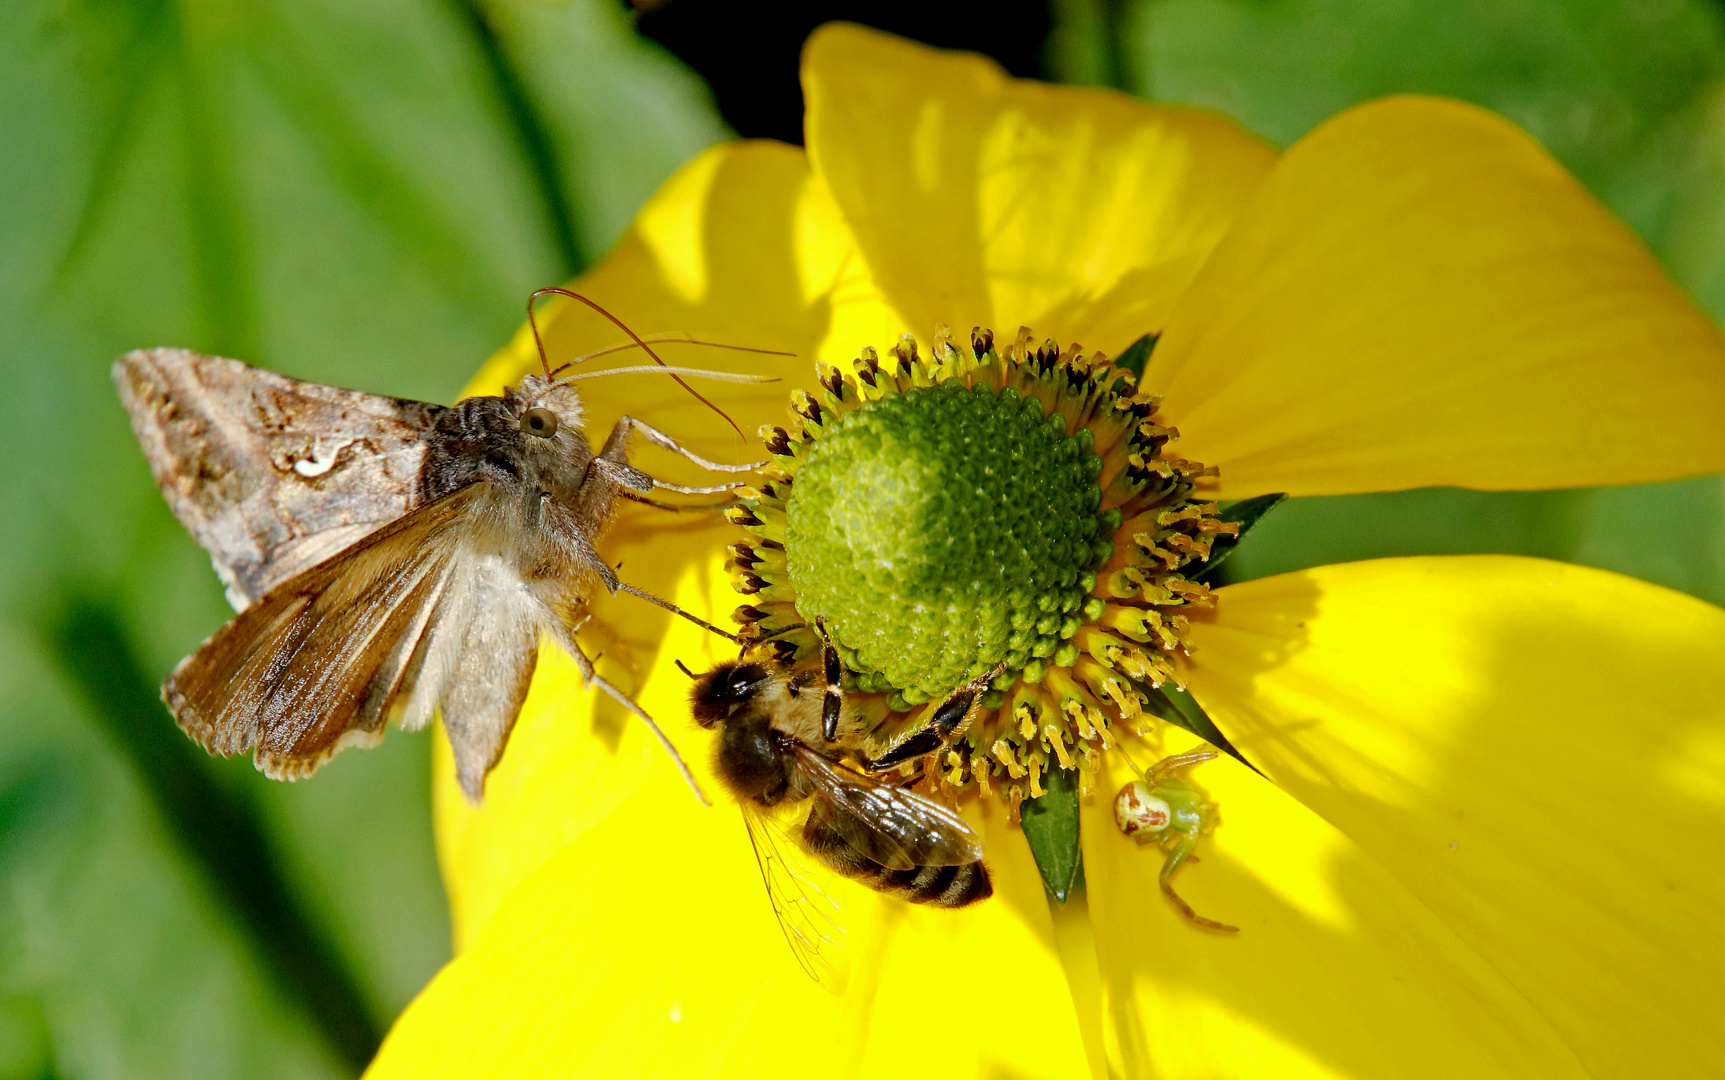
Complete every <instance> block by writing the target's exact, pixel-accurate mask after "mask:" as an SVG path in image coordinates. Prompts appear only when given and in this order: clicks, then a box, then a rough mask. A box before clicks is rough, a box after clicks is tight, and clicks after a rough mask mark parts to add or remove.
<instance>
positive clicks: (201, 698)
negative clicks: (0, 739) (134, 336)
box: [113, 289, 759, 803]
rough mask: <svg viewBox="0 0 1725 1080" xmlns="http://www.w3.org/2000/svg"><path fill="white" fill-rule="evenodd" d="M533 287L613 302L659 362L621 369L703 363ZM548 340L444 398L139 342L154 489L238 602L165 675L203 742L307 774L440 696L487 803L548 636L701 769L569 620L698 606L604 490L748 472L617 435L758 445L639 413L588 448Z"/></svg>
mask: <svg viewBox="0 0 1725 1080" xmlns="http://www.w3.org/2000/svg"><path fill="white" fill-rule="evenodd" d="M547 292H556V293H560V294H562V295H565V296H569V297H572V298H574V299H576V300H579V301H581V302H582V303H585V304H588V305H589V306H590V307H593V308H594V309H595V310H598V311H599V312H600V313H601V314H604V315H605V316H606V317H607V318H611V320H612V321H613V322H615V323H617V325H618V326H619V327H622V329H623V330H624V331H625V332H626V333H628V334H629V336H630V338H631V339H633V343H634V345H637V346H639V347H640V348H642V349H644V350H645V351H646V352H647V353H648V354H649V355H651V356H652V357H653V360H654V361H655V362H656V363H657V364H658V365H659V369H654V368H651V367H646V368H630V369H627V370H630V371H640V370H665V371H669V372H670V373H671V374H672V375H673V377H676V376H677V375H678V374H679V373H683V374H705V373H699V372H690V371H689V370H688V369H682V368H672V367H670V366H669V365H665V364H664V362H663V361H662V360H660V359H659V357H658V356H657V354H655V353H653V350H652V349H651V347H650V346H649V345H648V343H647V342H645V341H643V340H642V339H641V338H640V337H638V336H636V335H635V334H634V332H633V331H631V330H629V329H628V328H627V327H625V326H623V324H622V323H621V322H618V321H617V320H616V319H615V318H614V317H612V316H610V314H609V313H608V312H605V311H604V309H603V308H600V307H599V306H598V305H597V304H594V303H593V302H592V301H590V300H588V299H587V298H585V297H582V296H579V295H577V294H575V293H570V292H567V291H565V290H561V289H542V290H539V291H538V292H536V293H534V294H533V297H532V298H530V299H529V301H528V315H529V318H530V319H531V317H532V313H533V301H534V300H535V299H537V298H538V297H539V296H541V295H543V294H544V293H547ZM534 333H535V336H536V337H537V327H535V330H534ZM607 351H610V350H607ZM540 357H541V361H542V363H543V365H544V373H543V375H528V376H526V377H525V378H523V379H522V381H521V383H520V385H518V386H515V387H513V388H511V389H509V390H506V391H505V392H504V393H503V394H502V395H501V396H499V397H470V398H467V399H465V400H462V401H460V402H457V403H456V404H455V405H453V406H448V407H446V406H442V405H434V404H429V403H427V402H422V401H409V400H405V399H401V398H392V397H383V396H379V395H376V394H366V393H360V392H357V391H353V390H342V389H338V388H336V387H333V386H323V385H319V384H317V383H309V382H301V381H299V380H297V379H290V378H287V377H285V376H282V375H277V374H275V373H273V372H269V371H264V370H261V369H259V368H255V367H251V366H249V365H247V364H243V363H241V362H240V361H237V360H229V359H225V358H222V357H216V356H205V355H202V354H200V353H195V352H191V351H188V350H186V349H141V350H138V351H135V352H130V353H127V354H126V355H125V356H122V357H120V358H119V359H118V360H116V361H115V362H114V366H113V376H114V382H115V384H116V386H117V387H118V389H119V393H120V400H121V401H122V402H123V403H124V405H125V408H126V412H127V413H128V414H129V415H130V418H131V423H132V429H133V431H134V432H135V433H136V434H137V437H138V443H139V445H140V446H141V447H142V448H143V451H144V456H145V457H146V458H147V459H148V460H149V464H150V471H151V472H152V473H153V474H154V476H155V479H156V484H157V486H159V487H160V488H161V491H162V494H163V495H164V496H165V497H166V499H167V501H168V505H169V506H170V507H171V508H172V509H173V512H174V516H175V517H177V518H178V519H179V520H180V522H181V524H183V525H184V526H185V527H186V529H187V530H188V531H190V532H191V534H192V537H193V538H194V539H195V540H197V542H198V543H199V544H200V545H202V546H203V548H204V549H205V550H206V551H208V552H209V554H210V559H211V562H212V563H213V564H214V566H215V569H216V572H217V574H218V575H220V577H221V579H222V582H223V583H224V584H225V586H226V588H227V596H228V599H229V601H230V602H231V603H232V604H233V605H234V607H235V608H236V609H237V610H238V612H239V614H238V615H236V616H235V617H234V618H233V619H232V620H231V621H230V622H228V623H227V624H226V625H225V626H223V627H222V628H221V629H219V630H217V631H216V632H215V633H214V634H213V635H211V636H210V638H209V639H208V640H206V641H205V642H204V643H203V644H202V645H201V646H199V647H198V650H197V651H196V652H194V653H193V654H192V655H191V656H189V657H187V658H186V659H185V660H183V661H181V662H180V664H179V666H178V667H176V668H175V669H174V671H173V673H172V674H171V675H170V676H169V677H168V680H167V682H166V683H165V684H164V685H163V687H162V697H163V700H164V701H166V703H167V705H168V708H169V710H170V711H171V712H172V713H173V715H174V719H175V720H176V721H177V722H178V723H179V725H180V727H181V728H182V729H184V730H185V732H186V733H187V734H188V735H190V736H191V737H192V738H193V739H194V740H196V741H197V742H198V743H199V744H200V745H202V746H203V747H204V748H205V749H206V750H208V751H209V752H211V753H213V754H220V755H223V756H226V755H230V754H236V753H243V752H245V751H247V750H250V751H251V752H252V756H253V761H254V763H255V764H256V766H257V767H258V768H259V769H260V770H262V771H263V772H264V773H265V774H267V775H269V776H271V777H274V778H276V779H298V778H300V777H304V776H309V775H310V774H311V773H312V772H314V771H316V770H317V768H318V767H319V766H321V765H322V764H323V763H324V762H325V761H327V760H328V759H329V758H330V756H331V755H333V754H334V753H335V752H336V751H338V750H340V749H342V748H343V747H345V746H349V745H367V746H368V745H375V744H376V743H377V742H378V741H379V740H381V738H382V737H383V731H384V728H385V726H386V724H387V723H388V721H389V720H390V719H391V718H392V717H394V718H397V719H398V720H399V722H400V723H401V725H402V726H403V727H405V728H408V729H410V730H411V729H415V728H419V727H423V726H424V725H425V724H426V723H427V722H429V720H430V719H431V716H432V714H433V713H434V712H436V713H440V714H441V715H442V718H443V725H444V728H445V730H446V732H447V733H448V737H449V743H450V746H451V747H452V748H453V749H454V752H455V768H456V775H457V778H458V779H459V781H460V784H461V788H462V790H463V791H464V792H465V793H466V795H467V797H468V798H469V799H470V800H471V801H473V802H474V803H477V802H478V801H479V800H480V799H481V797H482V796H483V793H484V789H485V777H486V775H487V774H488V773H489V772H490V771H491V769H492V768H493V767H495V766H496V764H497V762H498V761H499V760H500V758H501V757H502V755H503V750H504V746H505V744H506V743H507V741H508V738H509V733H510V730H511V728H512V727H513V726H514V724H515V718H516V715H517V714H518V713H519V712H520V709H521V705H522V702H523V701H524V700H525V698H526V696H527V688H528V685H529V683H530V682H531V680H532V676H533V669H534V664H535V661H536V658H537V655H538V644H539V640H540V635H541V634H544V635H548V636H550V637H551V638H553V639H555V640H556V641H557V642H559V643H560V644H561V645H562V647H563V648H564V649H565V650H566V651H567V652H568V653H569V655H570V656H571V657H572V658H573V659H574V660H575V663H576V664H577V666H578V667H579V668H580V671H581V674H582V676H583V677H584V678H585V679H586V680H587V681H588V682H589V683H590V684H591V685H594V686H596V687H598V688H599V689H601V690H603V691H604V692H605V693H607V694H609V695H610V696H611V697H613V698H615V699H616V700H617V701H619V702H620V703H621V704H623V705H624V706H625V707H626V708H628V709H629V710H630V711H631V712H633V713H634V714H635V715H636V716H638V717H640V718H641V719H642V720H643V721H645V722H646V723H647V724H648V725H649V726H650V727H651V728H652V730H653V732H654V734H655V735H657V736H658V737H659V739H660V741H661V742H663V743H664V745H665V747H666V749H667V750H668V751H669V752H670V753H671V755H672V758H673V760H674V761H675V762H676V764H677V766H678V768H679V769H681V770H682V772H683V776H684V778H685V779H686V780H688V782H689V784H690V786H691V787H695V782H694V779H693V777H692V776H691V775H690V774H689V771H688V768H687V766H685V765H684V763H683V761H682V759H681V758H680V757H679V756H678V755H677V752H676V749H675V748H674V747H673V746H672V745H671V743H670V741H669V740H668V739H666V738H665V736H664V734H663V733H662V732H660V731H659V729H658V727H657V725H655V724H654V723H653V720H652V718H651V717H650V716H648V715H647V713H646V712H645V711H644V710H643V709H642V708H641V707H640V706H639V705H638V704H636V703H635V701H634V700H633V699H632V698H630V697H629V695H628V694H626V693H624V692H623V691H621V690H620V689H618V688H617V687H616V686H614V685H613V684H611V683H610V682H608V681H607V680H605V679H604V678H602V677H601V676H600V675H599V674H598V673H597V672H596V671H595V670H594V666H593V662H592V660H591V659H590V658H589V657H588V656H587V655H586V653H585V652H583V651H582V648H581V646H580V645H579V644H578V643H577V641H576V638H575V632H576V630H577V629H578V628H579V627H580V625H581V624H582V623H583V622H584V621H585V620H586V618H587V598H588V597H589V596H591V595H593V594H594V593H593V591H594V590H595V589H598V588H604V589H606V590H608V591H612V592H614V591H617V590H619V589H621V590H623V591H626V592H630V593H633V594H635V595H638V596H641V597H643V598H645V599H648V600H651V601H652V602H654V603H657V604H660V605H661V606H664V607H668V608H671V609H672V610H674V611H678V612H679V613H680V614H684V615H685V617H689V618H693V616H688V615H687V613H686V612H681V611H680V609H677V608H676V607H675V605H672V604H669V603H667V602H665V601H662V600H659V599H658V598H656V597H653V596H651V595H650V594H648V593H645V592H643V591H642V590H639V589H635V588H633V587H632V586H629V585H627V584H625V583H623V582H621V581H620V580H619V579H618V577H617V575H616V573H615V572H614V571H613V570H612V569H611V567H610V566H609V565H608V564H607V563H606V562H605V561H604V560H603V559H602V558H601V557H600V556H599V554H598V551H597V548H598V545H599V543H600V541H601V539H602V538H603V536H604V534H605V530H606V528H607V527H608V526H609V524H610V522H611V519H612V516H613V513H614V510H615V507H616V503H617V500H618V499H620V498H640V499H642V500H643V501H650V500H646V499H645V495H646V493H648V492H652V491H655V490H666V491H672V492H680V493H685V494H712V493H719V492H724V491H728V490H730V489H733V488H735V487H737V486H739V483H740V482H733V483H724V484H718V485H714V486H707V487H688V486H683V485H679V484H672V483H667V482H665V481H662V480H657V479H654V478H653V477H651V476H649V475H647V474H646V473H644V472H642V471H641V470H640V469H637V468H635V467H634V466H633V465H631V464H630V463H629V459H628V452H627V443H628V440H629V438H630V436H631V435H633V434H637V433H638V434H640V435H641V436H642V437H644V438H646V439H647V440H648V441H650V442H652V443H654V444H655V445H657V446H661V447H664V448H665V449H667V450H671V451H673V452H675V453H678V454H680V455H682V456H683V457H684V458H686V459H688V460H689V461H692V462H694V463H695V464H696V465H699V466H700V467H702V468H704V469H707V470H711V471H713V472H719V473H740V472H748V471H753V470H754V469H756V468H758V467H759V463H752V464H743V465H724V464H720V463H717V462H713V461H708V460H706V459H705V458H703V457H700V456H699V455H697V454H694V453H692V452H691V451H689V450H687V449H685V448H684V447H682V446H681V445H679V444H678V443H677V442H676V441H675V440H673V439H672V438H671V437H670V436H668V435H665V434H664V433H662V432H660V431H658V430H656V429H654V428H653V427H651V426H650V425H648V424H646V423H645V422H643V421H641V420H639V419H637V418H635V417H630V416H624V417H622V418H621V419H619V420H618V421H617V422H616V424H615V426H614V427H613V428H612V429H611V432H610V434H609V436H608V437H607V438H606V440H605V442H604V444H603V446H602V447H601V448H600V449H599V451H598V452H597V453H594V452H593V450H592V448H591V446H590V445H589V443H588V440H587V435H586V432H585V430H584V428H583V425H582V421H583V414H582V407H581V399H580V396H579V394H578V393H577V390H576V382H577V381H578V380H579V379H580V378H582V377H583V376H580V375H575V376H566V377H563V378H557V377H555V374H554V372H553V371H552V370H551V368H550V365H549V363H546V362H544V348H543V346H541V347H540ZM558 370H559V371H561V370H563V369H561V368H559V369H558ZM611 370H613V371H616V370H622V369H611ZM593 374H600V373H598V372H596V373H593ZM589 377H590V376H589ZM719 377H723V376H719ZM740 378H744V379H748V378H752V377H749V376H742V377H740ZM678 381H679V382H681V381H682V380H681V379H680V378H679V379H678ZM684 385H685V387H686V386H687V384H684ZM691 393H693V391H692V390H691ZM696 397H700V395H699V394H696ZM702 400H703V401H704V400H705V399H704V398H703V399H702ZM694 621H696V622H698V623H700V625H702V626H704V627H706V628H707V629H709V630H713V631H714V632H716V633H721V634H723V633H724V631H721V630H718V629H717V628H716V627H713V626H711V625H710V624H708V623H705V622H702V621H701V620H699V619H695V620H694ZM725 636H727V637H730V636H731V635H729V634H726V635H725ZM733 640H735V639H734V638H733ZM695 790H696V794H697V795H699V794H700V791H699V788H698V787H695ZM703 801H704V800H703Z"/></svg>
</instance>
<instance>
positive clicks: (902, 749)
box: [863, 664, 1006, 772]
mask: <svg viewBox="0 0 1725 1080" xmlns="http://www.w3.org/2000/svg"><path fill="white" fill-rule="evenodd" d="M1005 670H1006V665H1005V664H999V665H996V666H995V669H994V670H993V671H991V672H989V673H988V674H987V675H984V676H983V677H982V678H980V679H972V680H971V681H970V682H967V683H965V684H964V685H963V686H961V687H959V688H958V689H957V690H954V691H953V692H952V693H950V694H948V695H947V696H946V700H945V701H943V702H941V703H940V708H938V709H936V710H935V711H934V719H933V720H931V721H929V725H928V726H927V727H925V728H923V729H922V730H921V731H919V732H917V733H916V734H915V735H912V736H911V737H910V738H908V739H906V740H905V741H904V742H901V743H899V744H898V745H897V746H895V747H893V748H892V749H890V750H888V751H887V752H886V753H884V754H882V755H881V756H880V757H878V758H873V759H869V758H864V759H863V767H864V768H866V769H868V770H869V771H871V772H879V771H881V770H883V769H890V768H893V767H894V766H897V765H902V764H904V763H905V762H907V761H912V760H915V759H916V758H919V757H922V756H923V755H925V754H932V753H934V752H935V751H936V750H939V749H940V748H941V747H943V746H945V745H946V744H947V743H948V742H951V741H952V736H953V734H954V733H955V732H957V731H958V729H959V728H960V727H962V726H963V724H964V721H965V718H966V717H968V716H969V715H970V710H971V708H972V707H973V706H974V705H975V704H976V699H977V698H978V697H980V696H981V695H982V692H983V691H984V690H987V689H988V684H989V683H991V682H993V681H994V680H995V679H998V678H999V677H1000V674H1001V672H1003V671H1005Z"/></svg>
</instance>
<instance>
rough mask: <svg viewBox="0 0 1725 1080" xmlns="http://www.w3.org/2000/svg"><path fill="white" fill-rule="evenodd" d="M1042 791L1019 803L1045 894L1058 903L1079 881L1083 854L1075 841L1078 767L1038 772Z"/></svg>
mask: <svg viewBox="0 0 1725 1080" xmlns="http://www.w3.org/2000/svg"><path fill="white" fill-rule="evenodd" d="M1042 787H1043V790H1044V792H1045V793H1044V794H1043V795H1041V796H1039V797H1038V798H1034V799H1026V800H1024V803H1023V804H1022V805H1021V806H1020V807H1019V815H1020V821H1021V822H1022V823H1023V827H1024V839H1025V840H1026V841H1028V842H1029V844H1030V854H1031V855H1032V856H1034V857H1035V859H1036V868H1037V869H1038V870H1040V871H1041V872H1042V884H1043V886H1044V887H1045V888H1047V889H1048V895H1050V896H1052V897H1054V899H1056V900H1058V901H1060V902H1061V903H1063V904H1064V903H1065V902H1066V898H1067V897H1068V896H1070V895H1071V893H1072V890H1073V889H1075V888H1079V887H1080V886H1081V885H1082V883H1083V874H1084V865H1083V864H1084V854H1083V851H1082V850H1081V849H1080V847H1079V843H1078V771H1077V770H1076V769H1062V768H1059V767H1058V766H1056V767H1055V768H1052V769H1049V770H1048V771H1047V772H1045V773H1043V774H1042Z"/></svg>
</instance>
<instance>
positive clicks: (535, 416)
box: [521, 409, 557, 439]
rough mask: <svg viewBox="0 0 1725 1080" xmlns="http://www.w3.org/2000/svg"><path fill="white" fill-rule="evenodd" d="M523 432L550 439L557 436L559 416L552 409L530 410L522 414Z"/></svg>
mask: <svg viewBox="0 0 1725 1080" xmlns="http://www.w3.org/2000/svg"><path fill="white" fill-rule="evenodd" d="M521 430H522V431H525V432H526V433H527V434H529V435H537V436H539V437H540V438H541V439H549V438H550V437H551V436H553V435H555V434H557V414H556V413H554V412H552V411H551V410H550V409H528V410H527V411H526V412H524V413H522V414H521Z"/></svg>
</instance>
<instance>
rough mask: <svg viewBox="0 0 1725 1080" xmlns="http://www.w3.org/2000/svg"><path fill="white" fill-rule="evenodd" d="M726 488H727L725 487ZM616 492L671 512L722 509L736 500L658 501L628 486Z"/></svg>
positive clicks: (631, 499)
mask: <svg viewBox="0 0 1725 1080" xmlns="http://www.w3.org/2000/svg"><path fill="white" fill-rule="evenodd" d="M727 490H729V489H728V488H727ZM618 494H619V495H621V496H623V497H624V498H625V499H628V500H629V501H630V502H638V503H642V504H644V505H646V506H651V507H652V508H653V509H655V510H669V511H670V512H671V513H673V514H680V513H683V512H684V511H686V510H722V509H724V508H725V507H728V506H730V505H731V504H732V503H733V502H735V501H736V500H734V499H714V500H712V501H711V502H692V503H668V502H660V501H659V500H658V499H649V498H647V496H645V495H637V494H635V493H634V492H633V491H630V490H629V489H628V488H623V489H622V490H620V491H619V492H618Z"/></svg>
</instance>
